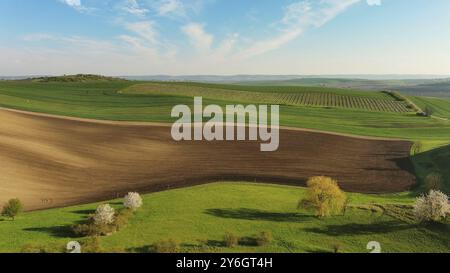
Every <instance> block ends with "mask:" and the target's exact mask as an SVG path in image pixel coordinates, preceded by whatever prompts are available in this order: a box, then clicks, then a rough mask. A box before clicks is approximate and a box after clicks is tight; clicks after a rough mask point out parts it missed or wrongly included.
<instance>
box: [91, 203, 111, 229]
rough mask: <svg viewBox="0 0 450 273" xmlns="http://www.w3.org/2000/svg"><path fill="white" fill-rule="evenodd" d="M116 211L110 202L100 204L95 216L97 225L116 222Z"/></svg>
mask: <svg viewBox="0 0 450 273" xmlns="http://www.w3.org/2000/svg"><path fill="white" fill-rule="evenodd" d="M115 213H116V211H115V210H114V208H112V207H111V206H110V205H109V204H104V205H100V206H98V208H97V210H96V211H95V215H94V217H93V219H94V223H95V224H97V225H109V224H112V223H113V222H114V217H115Z"/></svg>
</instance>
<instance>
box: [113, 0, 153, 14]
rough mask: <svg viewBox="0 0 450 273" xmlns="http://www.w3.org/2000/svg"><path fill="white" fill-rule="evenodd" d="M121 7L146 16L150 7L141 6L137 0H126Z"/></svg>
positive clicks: (131, 12) (129, 11)
mask: <svg viewBox="0 0 450 273" xmlns="http://www.w3.org/2000/svg"><path fill="white" fill-rule="evenodd" d="M120 9H121V10H123V11H125V12H127V13H129V14H132V15H136V16H144V15H146V14H147V13H148V12H149V10H148V9H146V8H143V7H141V5H140V4H139V3H138V1H137V0H125V1H124V2H123V3H122V4H121V5H120Z"/></svg>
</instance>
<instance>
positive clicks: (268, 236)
mask: <svg viewBox="0 0 450 273" xmlns="http://www.w3.org/2000/svg"><path fill="white" fill-rule="evenodd" d="M272 240H273V237H272V232H270V231H263V232H261V233H259V234H258V236H256V245H258V246H266V245H268V244H270V243H271V242H272Z"/></svg>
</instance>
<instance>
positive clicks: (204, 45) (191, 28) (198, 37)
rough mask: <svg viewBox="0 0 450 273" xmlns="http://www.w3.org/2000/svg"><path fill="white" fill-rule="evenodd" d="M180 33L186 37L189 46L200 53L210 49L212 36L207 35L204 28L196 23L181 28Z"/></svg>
mask: <svg viewBox="0 0 450 273" xmlns="http://www.w3.org/2000/svg"><path fill="white" fill-rule="evenodd" d="M181 29H182V31H183V32H184V33H185V34H186V35H187V36H188V38H189V40H190V41H191V44H192V45H193V46H194V47H195V48H197V50H199V51H201V52H205V51H206V52H207V51H209V50H210V49H211V46H212V43H213V41H214V36H213V35H211V34H209V33H207V32H206V31H205V29H204V26H203V25H201V24H198V23H189V24H187V25H185V26H183V27H182V28H181Z"/></svg>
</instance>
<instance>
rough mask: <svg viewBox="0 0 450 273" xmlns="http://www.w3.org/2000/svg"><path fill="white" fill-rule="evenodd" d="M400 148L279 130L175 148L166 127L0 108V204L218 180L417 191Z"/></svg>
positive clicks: (41, 204)
mask: <svg viewBox="0 0 450 273" xmlns="http://www.w3.org/2000/svg"><path fill="white" fill-rule="evenodd" d="M411 145H412V143H410V142H407V141H393V140H385V139H381V140H376V139H373V138H368V139H364V138H361V137H355V138H353V137H348V136H342V135H336V134H325V133H318V132H312V131H302V130H298V129H295V130H290V129H286V128H284V129H282V130H281V132H280V149H279V150H278V151H277V152H272V153H262V152H260V143H258V142H248V141H242V142H191V141H189V142H175V141H173V140H172V138H171V136H170V127H169V126H168V125H166V124H161V125H157V124H137V123H121V122H100V121H92V122H91V121H85V120H81V119H74V118H61V117H52V116H48V115H38V114H31V113H24V112H17V111H8V110H2V109H0V203H4V202H5V201H6V200H8V199H10V198H16V197H17V198H20V199H21V200H22V201H23V202H24V203H25V205H26V208H27V210H35V209H44V208H51V207H62V206H68V205H74V204H81V203H87V202H93V201H101V200H108V199H112V198H116V197H120V196H122V195H123V194H124V193H126V192H128V191H139V192H152V191H160V190H166V189H170V188H178V187H185V186H190V185H195V184H201V183H207V182H214V181H219V180H246V181H252V182H253V181H257V182H273V183H282V184H290V185H304V184H305V180H306V179H307V178H308V177H311V176H315V175H326V176H331V177H333V178H336V179H338V181H339V185H340V186H341V187H342V188H343V189H345V190H347V191H352V192H363V193H387V192H398V191H404V190H408V189H409V188H410V187H411V186H413V185H414V184H415V176H414V174H413V173H412V165H411V163H410V160H409V151H410V148H411Z"/></svg>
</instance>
